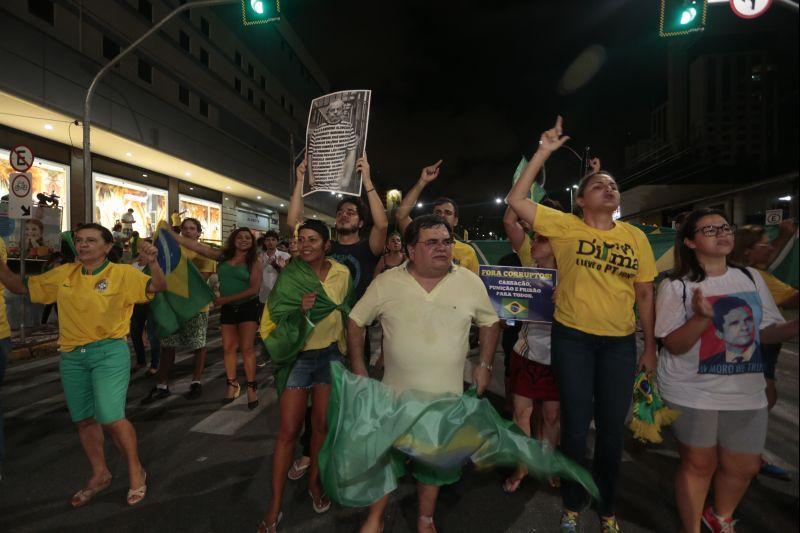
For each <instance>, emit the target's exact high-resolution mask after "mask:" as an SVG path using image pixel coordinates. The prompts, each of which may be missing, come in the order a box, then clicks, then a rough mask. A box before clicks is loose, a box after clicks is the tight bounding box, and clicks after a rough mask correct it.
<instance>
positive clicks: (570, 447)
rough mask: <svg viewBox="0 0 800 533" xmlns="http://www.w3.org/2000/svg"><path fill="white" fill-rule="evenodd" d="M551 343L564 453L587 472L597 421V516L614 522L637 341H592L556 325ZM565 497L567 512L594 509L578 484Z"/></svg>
mask: <svg viewBox="0 0 800 533" xmlns="http://www.w3.org/2000/svg"><path fill="white" fill-rule="evenodd" d="M551 340H552V347H551V354H552V366H553V372H554V373H555V376H556V381H557V382H558V392H559V395H560V398H561V451H562V453H564V455H566V456H567V457H569V458H570V459H572V460H573V461H575V462H576V463H578V464H580V465H582V466H588V465H587V460H586V437H587V435H588V433H589V424H590V423H591V421H592V417H594V423H595V428H596V430H597V432H596V437H595V446H594V460H593V468H592V473H593V475H594V480H595V482H596V483H597V486H598V488H599V489H600V502H599V504H598V512H599V513H600V514H601V515H602V516H612V515H613V514H614V498H615V494H616V489H617V477H618V475H619V467H620V463H621V461H622V448H623V441H624V430H625V417H626V416H627V414H628V408H629V407H630V404H631V396H632V393H633V380H634V377H635V372H636V339H635V336H634V335H633V334H631V335H627V336H624V337H605V336H600V335H592V334H590V333H585V332H583V331H580V330H577V329H574V328H570V327H567V326H564V325H563V324H559V323H558V322H553V332H552V337H551ZM561 493H562V497H563V500H564V507H565V508H566V509H569V510H571V511H581V510H583V509H584V507H586V505H587V504H588V503H589V502H588V494H587V493H586V491H585V490H584V489H583V487H581V486H580V485H578V484H577V483H574V482H570V481H565V480H562V485H561Z"/></svg>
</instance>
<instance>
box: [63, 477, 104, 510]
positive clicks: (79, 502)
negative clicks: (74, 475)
mask: <svg viewBox="0 0 800 533" xmlns="http://www.w3.org/2000/svg"><path fill="white" fill-rule="evenodd" d="M109 485H111V476H108V480H106V481H104V482H102V483H100V484H99V485H97V486H96V487H94V488H88V487H86V488H83V489H81V490H79V491H78V492H76V493H75V494H73V495H72V498H71V499H70V501H69V503H70V505H72V506H73V507H83V506H84V505H86V504H87V503H89V502H90V501H91V500H92V498H94V497H95V496H97V495H98V494H99V493H100V492H102V491H104V490H106V489H107V488H108V487H109Z"/></svg>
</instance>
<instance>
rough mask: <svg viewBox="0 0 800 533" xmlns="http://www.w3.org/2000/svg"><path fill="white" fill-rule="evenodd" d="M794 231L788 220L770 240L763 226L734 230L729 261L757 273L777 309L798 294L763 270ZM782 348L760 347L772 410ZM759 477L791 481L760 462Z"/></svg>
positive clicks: (787, 305) (778, 469)
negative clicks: (751, 268)
mask: <svg viewBox="0 0 800 533" xmlns="http://www.w3.org/2000/svg"><path fill="white" fill-rule="evenodd" d="M795 231H796V229H795V226H794V224H793V223H792V222H791V221H784V223H782V224H781V228H780V232H779V235H778V238H777V239H776V240H775V241H772V242H771V241H770V239H769V235H767V232H766V230H765V229H764V226H756V225H747V226H743V227H741V228H739V229H738V230H737V231H736V243H735V244H734V246H733V252H731V255H730V260H731V261H732V262H734V263H738V264H740V265H746V266H749V267H753V268H755V269H756V270H758V273H759V274H760V275H761V277H762V278H763V279H764V283H766V284H767V288H768V289H769V292H770V294H772V298H773V299H774V300H775V303H776V304H777V305H778V307H779V308H780V309H797V306H798V294H800V293H798V291H797V289H795V288H794V287H792V286H791V285H787V284H786V283H784V282H782V281H781V280H779V279H778V278H776V277H775V276H773V275H772V274H771V273H770V272H768V271H767V270H766V269H767V267H768V266H769V265H770V264H771V263H772V261H773V260H774V259H775V257H776V256H777V252H780V250H781V249H782V244H785V241H786V239H785V237H786V236H787V235H788V236H792V235H794V233H795ZM781 347H782V345H781V344H780V343H778V344H762V345H761V357H762V358H763V359H764V379H766V380H767V407H768V408H769V409H772V408H773V407H774V406H775V404H776V403H777V402H778V388H777V387H776V386H775V367H776V366H777V364H778V355H779V354H780V352H781ZM761 474H763V475H765V476H769V477H773V478H776V479H781V480H784V481H789V480H790V479H791V477H790V474H789V471H788V470H786V469H785V468H781V467H780V466H778V465H776V464H772V463H769V462H768V461H766V460H762V464H761Z"/></svg>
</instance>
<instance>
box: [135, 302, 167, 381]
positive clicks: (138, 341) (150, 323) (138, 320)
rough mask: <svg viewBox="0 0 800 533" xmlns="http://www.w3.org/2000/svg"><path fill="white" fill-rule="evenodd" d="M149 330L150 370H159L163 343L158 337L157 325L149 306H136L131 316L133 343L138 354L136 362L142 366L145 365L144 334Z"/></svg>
mask: <svg viewBox="0 0 800 533" xmlns="http://www.w3.org/2000/svg"><path fill="white" fill-rule="evenodd" d="M145 327H146V328H147V339H148V340H149V341H150V368H158V359H159V355H160V354H161V343H160V342H159V340H158V335H156V323H155V320H153V314H152V313H151V312H150V305H149V304H136V305H134V306H133V314H132V315H131V342H132V343H133V351H134V352H136V362H137V363H138V364H140V365H144V364H145V362H146V361H145V357H144V342H142V333H143V332H144V330H145Z"/></svg>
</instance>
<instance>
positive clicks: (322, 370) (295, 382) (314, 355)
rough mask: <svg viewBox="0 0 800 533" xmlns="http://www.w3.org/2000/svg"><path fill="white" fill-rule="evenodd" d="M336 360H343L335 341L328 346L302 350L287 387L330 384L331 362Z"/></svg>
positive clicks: (296, 387)
mask: <svg viewBox="0 0 800 533" xmlns="http://www.w3.org/2000/svg"><path fill="white" fill-rule="evenodd" d="M334 362H335V363H341V362H342V354H341V353H340V352H339V347H338V346H337V344H336V343H335V342H334V343H333V344H331V345H330V346H328V347H326V348H320V349H318V350H306V351H304V352H300V355H299V356H298V357H297V361H295V362H294V366H293V367H292V371H291V372H290V373H289V378H288V379H287V380H286V388H287V389H310V388H311V387H313V386H314V385H330V384H331V363H334Z"/></svg>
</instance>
